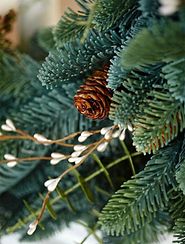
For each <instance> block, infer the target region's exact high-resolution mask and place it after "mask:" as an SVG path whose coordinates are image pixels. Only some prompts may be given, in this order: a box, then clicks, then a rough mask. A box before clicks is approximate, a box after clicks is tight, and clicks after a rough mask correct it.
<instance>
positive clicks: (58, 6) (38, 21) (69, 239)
mask: <svg viewBox="0 0 185 244" xmlns="http://www.w3.org/2000/svg"><path fill="white" fill-rule="evenodd" d="M68 7H70V8H72V9H77V8H78V6H77V4H76V3H75V2H74V0H0V15H5V14H6V13H7V12H8V10H10V9H14V10H15V11H16V12H17V21H16V23H15V24H14V28H13V31H12V33H11V34H10V39H11V41H12V42H13V44H14V45H15V46H17V45H19V46H21V45H22V46H23V47H24V48H25V47H26V46H27V43H28V41H29V39H30V37H31V36H32V35H33V34H34V33H35V32H36V31H37V30H39V29H40V28H42V27H44V26H53V25H55V24H56V23H57V22H58V20H59V19H60V16H61V15H62V14H63V13H64V12H65V11H66V9H67V8H68ZM24 48H23V49H24ZM88 234H89V233H88V231H87V230H86V229H85V228H84V227H83V226H82V225H80V224H77V223H73V224H71V225H70V226H69V227H68V228H65V229H63V230H62V231H61V232H60V233H56V235H55V236H53V237H51V238H50V239H48V240H44V241H39V242H34V243H33V244H75V243H82V240H83V239H84V238H85V237H86V236H88ZM97 234H98V235H100V233H97ZM18 239H19V236H18V235H17V234H16V235H9V236H6V237H3V238H1V239H0V244H18V243H20V242H19V241H18ZM21 243H22V244H26V242H21ZM27 243H29V242H27ZM83 243H85V244H99V243H98V242H97V240H96V239H95V238H94V237H93V236H90V237H89V238H88V239H87V240H86V241H85V242H83ZM171 243H172V238H171V236H167V237H166V238H165V240H162V239H161V242H160V244H171ZM123 244H124V243H123ZM143 244H144V243H143Z"/></svg>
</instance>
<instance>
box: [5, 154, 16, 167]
mask: <svg viewBox="0 0 185 244" xmlns="http://www.w3.org/2000/svg"><path fill="white" fill-rule="evenodd" d="M4 158H5V159H6V160H10V161H9V162H7V166H8V167H10V168H13V167H14V166H16V164H17V161H16V157H15V156H14V155H12V154H5V155H4Z"/></svg>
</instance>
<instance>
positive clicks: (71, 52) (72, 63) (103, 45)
mask: <svg viewBox="0 0 185 244" xmlns="http://www.w3.org/2000/svg"><path fill="white" fill-rule="evenodd" d="M118 45H120V38H119V36H118V35H117V34H116V32H114V31H109V32H106V33H97V32H92V33H91V34H90V35H89V38H88V39H87V40H86V41H85V42H84V43H83V44H82V43H81V42H80V40H77V41H75V42H72V43H66V44H65V45H64V46H63V48H62V49H58V50H57V51H55V52H52V53H50V54H49V56H48V57H47V58H46V61H45V62H44V63H43V64H42V68H41V69H40V72H39V76H38V77H39V79H40V81H41V82H42V84H43V85H45V86H46V87H51V88H52V87H54V86H59V85H60V84H68V83H69V82H70V83H76V82H77V81H78V80H81V82H82V81H83V80H84V78H85V77H86V76H88V75H89V74H90V73H91V72H92V71H93V70H94V69H96V68H100V67H103V65H104V64H109V62H110V59H111V58H112V57H113V55H114V52H115V49H116V47H117V46H118Z"/></svg>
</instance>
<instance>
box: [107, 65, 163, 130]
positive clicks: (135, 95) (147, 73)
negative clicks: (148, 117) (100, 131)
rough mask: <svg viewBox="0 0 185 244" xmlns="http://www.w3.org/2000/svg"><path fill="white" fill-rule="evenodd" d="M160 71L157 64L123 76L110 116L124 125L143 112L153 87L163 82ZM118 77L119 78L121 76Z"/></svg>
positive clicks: (114, 97) (115, 93) (115, 94)
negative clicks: (125, 76)
mask: <svg viewBox="0 0 185 244" xmlns="http://www.w3.org/2000/svg"><path fill="white" fill-rule="evenodd" d="M160 71H161V65H155V66H153V67H145V68H141V69H138V70H137V69H136V70H133V71H131V72H130V73H129V74H127V78H125V79H124V76H123V80H122V82H121V86H120V88H119V90H120V91H115V92H114V95H113V98H112V103H111V108H110V112H109V118H110V119H111V120H114V122H115V123H117V124H121V125H123V127H124V126H127V124H128V123H130V122H131V123H132V122H133V121H134V119H135V118H136V117H137V116H138V115H140V114H143V110H144V109H145V103H146V101H145V100H146V96H147V94H148V93H149V92H150V91H151V90H152V89H153V85H156V84H161V83H163V80H161V77H160ZM114 72H115V70H114ZM121 74H122V75H123V72H122V73H120V76H121ZM116 77H117V78H118V80H119V76H118V75H116Z"/></svg>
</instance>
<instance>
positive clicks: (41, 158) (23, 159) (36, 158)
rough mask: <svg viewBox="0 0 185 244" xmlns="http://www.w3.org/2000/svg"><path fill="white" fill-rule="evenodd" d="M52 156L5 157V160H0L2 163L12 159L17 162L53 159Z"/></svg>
mask: <svg viewBox="0 0 185 244" xmlns="http://www.w3.org/2000/svg"><path fill="white" fill-rule="evenodd" d="M51 159H52V157H28V158H15V159H10V160H7V159H4V160H0V164H2V163H9V162H12V161H16V162H22V161H36V160H51Z"/></svg>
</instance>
